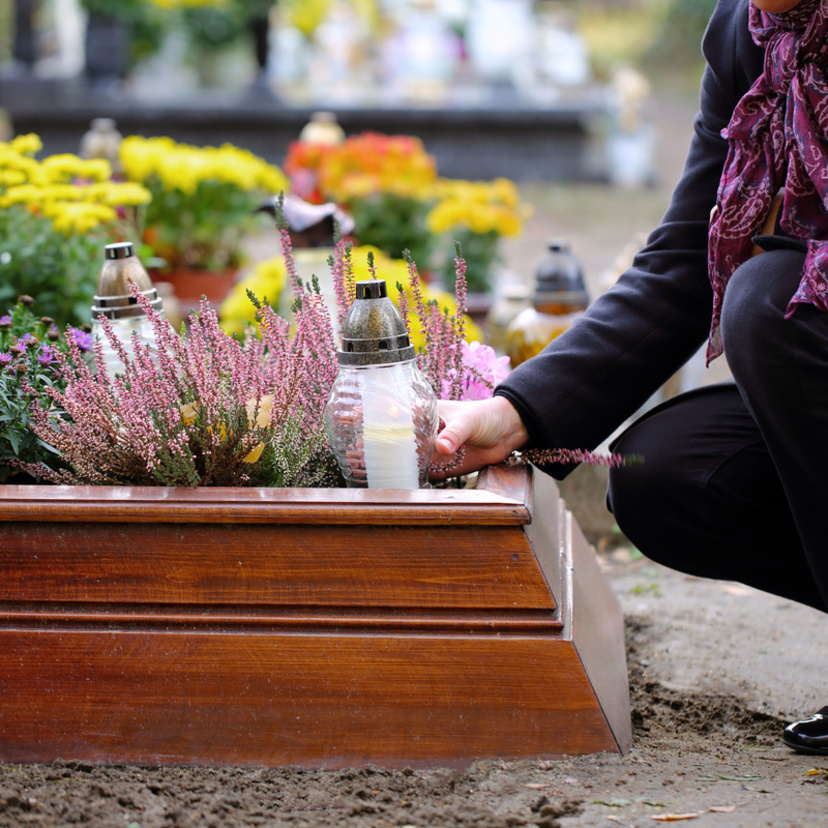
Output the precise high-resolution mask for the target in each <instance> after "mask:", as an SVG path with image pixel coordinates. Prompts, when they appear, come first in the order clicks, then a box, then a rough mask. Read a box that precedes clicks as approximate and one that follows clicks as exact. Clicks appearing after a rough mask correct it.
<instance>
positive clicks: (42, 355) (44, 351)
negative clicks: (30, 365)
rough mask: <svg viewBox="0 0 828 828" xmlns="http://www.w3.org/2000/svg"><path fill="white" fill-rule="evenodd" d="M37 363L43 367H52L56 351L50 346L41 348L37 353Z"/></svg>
mask: <svg viewBox="0 0 828 828" xmlns="http://www.w3.org/2000/svg"><path fill="white" fill-rule="evenodd" d="M37 361H38V362H39V363H40V364H41V365H51V364H52V363H53V362H54V361H55V354H54V351H53V350H52V349H51V348H50V347H49V346H48V345H43V346H41V348H40V350H39V351H38V352H37Z"/></svg>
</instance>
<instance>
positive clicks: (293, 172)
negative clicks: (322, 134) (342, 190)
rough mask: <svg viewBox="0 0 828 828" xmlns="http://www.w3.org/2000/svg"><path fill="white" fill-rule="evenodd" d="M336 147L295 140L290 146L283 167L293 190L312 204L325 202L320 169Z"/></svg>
mask: <svg viewBox="0 0 828 828" xmlns="http://www.w3.org/2000/svg"><path fill="white" fill-rule="evenodd" d="M335 149H336V147H333V146H330V145H329V144H315V143H309V142H306V141H293V142H292V143H291V144H290V146H289V147H288V151H287V154H286V156H285V162H284V164H283V165H282V169H283V171H284V173H285V175H287V176H288V178H290V184H291V187H292V188H293V192H294V193H295V194H296V195H298V196H299V198H302V199H304V200H305V201H308V202H310V203H311V204H324V203H325V201H326V198H325V194H324V193H322V192H321V190H320V189H319V171H320V169H321V168H322V166H323V164H324V163H325V160H326V159H327V157H328V156H329V155H330V154H331V153H332V152H334V151H335Z"/></svg>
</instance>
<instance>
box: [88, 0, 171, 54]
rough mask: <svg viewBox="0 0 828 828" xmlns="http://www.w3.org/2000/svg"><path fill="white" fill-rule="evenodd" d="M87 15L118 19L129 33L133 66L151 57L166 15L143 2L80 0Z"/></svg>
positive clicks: (156, 45) (158, 40)
mask: <svg viewBox="0 0 828 828" xmlns="http://www.w3.org/2000/svg"><path fill="white" fill-rule="evenodd" d="M81 6H82V7H83V8H84V9H86V11H87V12H89V13H90V14H99V15H101V16H102V17H110V18H114V19H115V20H120V21H122V22H123V23H125V24H127V25H128V26H129V30H130V54H129V58H130V63H132V64H135V63H137V62H139V61H141V60H145V59H146V58H148V57H150V56H151V55H153V54H155V53H156V52H157V51H158V49H159V48H160V47H161V42H162V41H163V39H164V27H165V23H166V20H167V15H166V14H165V12H164V10H162V9H160V8H158V7H157V6H155V5H154V4H153V3H148V2H146V0H81Z"/></svg>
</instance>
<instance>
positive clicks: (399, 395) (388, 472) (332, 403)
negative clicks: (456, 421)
mask: <svg viewBox="0 0 828 828" xmlns="http://www.w3.org/2000/svg"><path fill="white" fill-rule="evenodd" d="M338 361H339V374H338V376H337V379H336V382H335V383H334V386H333V389H332V390H331V396H330V399H329V401H328V406H327V408H326V411H325V426H326V429H327V432H328V439H329V440H330V442H331V446H332V447H333V450H334V454H335V455H336V459H337V462H338V463H339V467H340V469H341V470H342V473H343V475H344V477H345V480H346V482H347V484H348V486H349V487H354V488H369V489H417V488H420V487H421V486H426V485H428V469H429V466H430V464H431V455H432V452H433V451H434V440H435V438H436V436H437V424H438V415H437V398H436V397H435V395H434V391H433V390H432V389H431V386H430V385H429V384H428V383H427V382H426V380H425V379H424V377H423V376H422V374H421V373H420V371H419V369H418V368H417V362H416V355H415V352H414V346H413V345H412V344H411V340H410V338H409V336H408V331H407V330H406V327H405V322H403V319H402V317H401V316H400V313H399V311H398V310H397V308H396V306H395V305H394V303H393V302H392V301H391V299H389V298H388V292H387V288H386V285H385V282H384V281H383V280H382V279H373V280H368V281H364V282H357V284H356V299H355V301H354V303H353V305H352V306H351V308H350V310H349V311H348V316H347V317H346V319H345V323H344V325H343V327H342V350H340V351H338Z"/></svg>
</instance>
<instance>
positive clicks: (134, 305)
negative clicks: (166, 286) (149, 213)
mask: <svg viewBox="0 0 828 828" xmlns="http://www.w3.org/2000/svg"><path fill="white" fill-rule="evenodd" d="M104 254H105V261H104V265H103V267H102V268H101V273H100V276H99V278H98V289H97V292H96V293H95V304H94V305H93V306H92V320H93V321H92V333H93V335H94V336H95V338H96V339H98V340H99V341H100V342H101V344H102V345H103V353H104V360H105V362H106V368H107V372H108V374H109V376H110V377H113V376H114V375H115V374H121V373H123V371H124V365H123V363H122V362H121V358H120V357H119V356H118V354H117V353H116V351H115V349H114V348H113V346H112V343H111V342H110V341H109V339H108V338H107V336H106V334H105V333H104V330H103V327H102V325H101V322H100V317H101V316H104V317H106V318H107V319H108V320H109V321H110V323H111V324H112V330H113V332H114V334H115V336H116V337H117V338H118V340H119V342H120V343H121V345H123V346H124V348H125V350H126V352H127V354H129V355H130V356H132V355H133V350H134V349H133V335H136V336H137V337H138V341H139V342H140V343H141V344H142V345H150V346H154V345H155V333H154V331H153V327H152V323H151V322H150V320H149V318H148V317H147V314H146V313H145V312H144V309H143V308H142V307H141V305H139V304H138V300H137V299H136V298H135V296H133V295H132V292H131V290H130V285H134V286H135V287H136V288H138V290H139V291H140V292H141V293H142V294H143V295H144V296H146V297H147V299H148V300H149V302H150V305H151V306H152V308H153V310H155V311H157V312H158V313H159V314H163V312H164V311H163V306H162V300H161V298H160V297H159V296H158V293H157V292H156V290H155V288H154V287H153V284H152V280H151V279H150V277H149V275H148V274H147V271H146V269H145V268H144V266H143V264H141V260H140V259H139V258H138V257H137V256H136V255H135V253H134V252H133V248H132V242H115V243H113V244H108V245H106V247H105V248H104Z"/></svg>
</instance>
